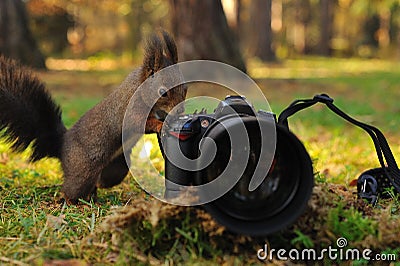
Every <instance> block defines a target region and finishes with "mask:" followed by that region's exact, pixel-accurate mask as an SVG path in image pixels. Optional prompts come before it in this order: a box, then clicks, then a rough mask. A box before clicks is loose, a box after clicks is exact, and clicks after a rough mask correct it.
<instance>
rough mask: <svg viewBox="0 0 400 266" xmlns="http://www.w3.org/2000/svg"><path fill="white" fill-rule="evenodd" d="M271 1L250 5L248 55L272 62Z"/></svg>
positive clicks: (253, 2) (255, 0) (256, 0)
mask: <svg viewBox="0 0 400 266" xmlns="http://www.w3.org/2000/svg"><path fill="white" fill-rule="evenodd" d="M271 8H272V0H253V1H251V3H250V30H249V33H250V36H248V38H249V40H250V42H249V44H248V47H249V53H250V55H252V56H256V57H258V58H260V59H261V60H263V61H274V60H275V53H274V51H273V49H272V28H271Z"/></svg>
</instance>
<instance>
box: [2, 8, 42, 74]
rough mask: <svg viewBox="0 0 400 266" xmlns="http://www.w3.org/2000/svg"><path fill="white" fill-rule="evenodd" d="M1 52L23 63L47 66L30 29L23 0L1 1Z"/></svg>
mask: <svg viewBox="0 0 400 266" xmlns="http://www.w3.org/2000/svg"><path fill="white" fill-rule="evenodd" d="M0 53H1V54H3V55H5V56H8V57H11V58H14V59H17V60H19V61H21V62H22V63H23V64H26V65H30V66H32V67H36V68H45V63H44V57H43V55H42V53H41V52H40V51H39V49H38V47H37V44H36V41H35V39H34V38H33V36H32V34H31V31H30V30H29V27H28V19H27V13H26V9H25V4H24V2H22V0H1V1H0Z"/></svg>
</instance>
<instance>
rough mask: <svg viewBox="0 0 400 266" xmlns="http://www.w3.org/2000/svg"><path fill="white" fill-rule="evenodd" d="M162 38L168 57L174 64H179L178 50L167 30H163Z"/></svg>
mask: <svg viewBox="0 0 400 266" xmlns="http://www.w3.org/2000/svg"><path fill="white" fill-rule="evenodd" d="M161 34H162V37H163V38H164V51H165V55H166V57H168V58H169V59H170V60H171V61H172V63H173V64H176V63H178V49H177V48H176V44H175V41H174V39H173V38H172V37H171V35H169V34H168V32H166V31H165V30H161Z"/></svg>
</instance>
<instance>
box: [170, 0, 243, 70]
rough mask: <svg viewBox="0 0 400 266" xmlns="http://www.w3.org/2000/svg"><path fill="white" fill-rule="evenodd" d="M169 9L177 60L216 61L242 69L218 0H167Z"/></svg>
mask: <svg viewBox="0 0 400 266" xmlns="http://www.w3.org/2000/svg"><path fill="white" fill-rule="evenodd" d="M170 9H171V25H172V31H173V33H174V36H175V39H176V42H177V45H178V47H179V58H180V60H194V59H209V60H216V61H221V62H224V63H227V64H230V65H232V66H235V67H237V68H238V69H240V70H242V71H246V65H245V63H244V60H243V58H242V55H241V53H240V50H239V45H238V42H237V41H236V40H235V36H234V34H233V33H232V32H231V30H230V28H229V27H228V23H227V20H226V17H225V13H224V10H223V8H222V4H221V0H192V1H187V0H170Z"/></svg>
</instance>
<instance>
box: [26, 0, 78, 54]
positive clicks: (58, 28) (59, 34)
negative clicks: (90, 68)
mask: <svg viewBox="0 0 400 266" xmlns="http://www.w3.org/2000/svg"><path fill="white" fill-rule="evenodd" d="M26 7H27V9H28V12H29V17H30V20H31V29H32V33H33V35H34V36H35V38H36V40H37V41H38V44H39V47H40V50H41V51H43V52H44V53H45V54H46V55H48V56H49V55H53V56H54V55H58V54H61V53H62V52H64V51H65V49H66V48H68V46H69V42H68V39H67V32H68V29H69V28H71V27H72V26H74V18H73V16H72V15H70V14H69V13H68V12H67V10H66V9H65V8H63V7H60V6H56V5H54V4H52V3H49V2H48V1H46V0H29V1H28V2H27V3H26Z"/></svg>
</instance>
